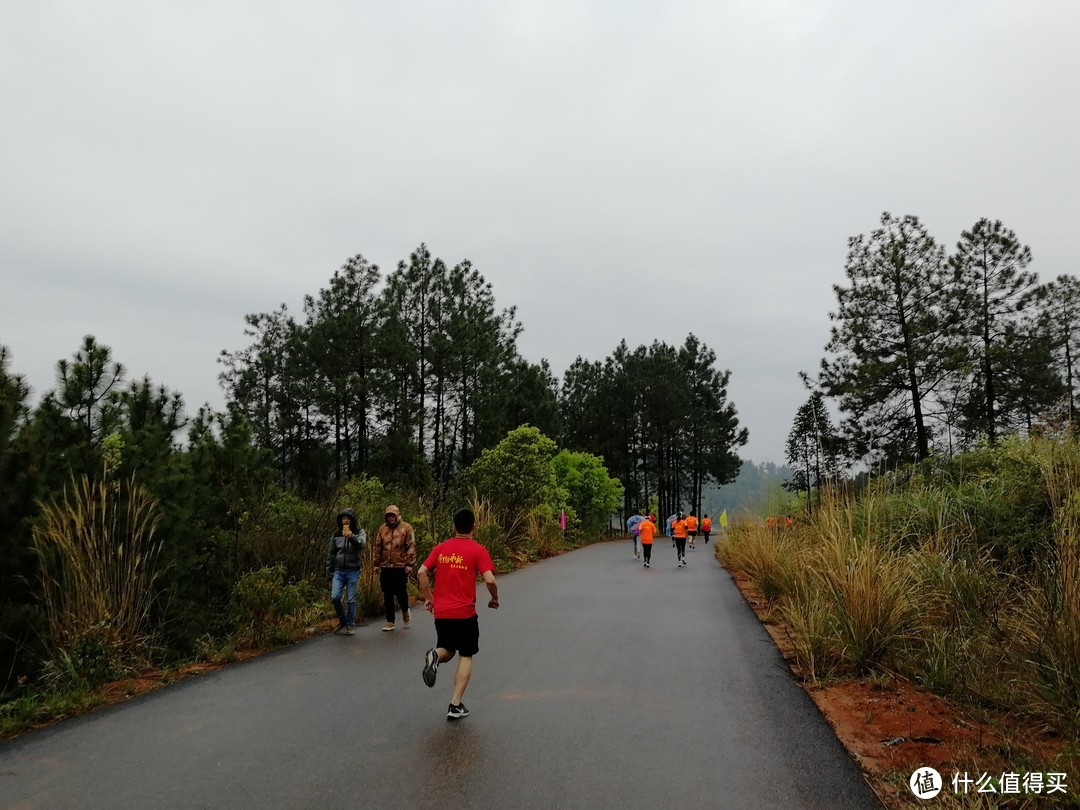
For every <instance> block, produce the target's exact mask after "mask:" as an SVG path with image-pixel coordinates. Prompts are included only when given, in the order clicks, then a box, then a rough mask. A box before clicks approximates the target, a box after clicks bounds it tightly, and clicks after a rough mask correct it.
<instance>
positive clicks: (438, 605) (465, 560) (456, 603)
mask: <svg viewBox="0 0 1080 810" xmlns="http://www.w3.org/2000/svg"><path fill="white" fill-rule="evenodd" d="M475 528H476V516H475V515H473V513H472V511H471V510H469V509H459V510H458V512H457V514H455V515H454V532H455V534H454V536H453V537H451V538H449V539H448V540H444V541H443V542H441V543H439V545H437V546H435V548H433V549H432V550H431V553H430V554H429V555H428V557H427V559H426V560H424V563H423V565H421V566H420V570H419V571H418V572H417V576H418V577H419V579H420V588H421V590H422V591H423V593H424V607H425V608H426V609H427V610H428V611H430V612H431V613H432V614H433V615H434V616H435V634H436V642H435V646H434V647H432V648H431V649H430V650H428V651H427V652H426V653H425V654H424V669H423V672H422V675H423V677H424V683H426V684H427V685H428V686H429V687H430V686H434V685H435V676H436V674H437V673H438V669H439V664H445V663H446V662H447V661H449V660H450V659H451V658H453V657H454V654H455V653H457V655H458V663H457V671H456V672H455V673H454V691H453V694H452V695H451V697H450V705H449V706H448V707H447V709H446V719H447V720H460V719H461V718H463V717H468V716H469V710H468V709H466V708H465V704H464V703H462V702H461V698H462V697H463V696H464V695H465V689H466V687H468V685H469V679H470V678H471V677H472V669H473V656H474V655H476V653H477V652H479V651H480V621H479V617H478V616H477V615H476V576H477V574H479V575H480V576H482V577H483V578H484V584H485V585H486V586H487V589H488V593H489V594H490V595H491V599H489V600H488V607H489V608H491V609H492V610H498V608H499V586H498V585H497V584H496V582H495V565H494V563H492V561H491V555H490V554H488V551H487V549H486V548H484V547H483V546H482V545H480V544H479V543H477V542H476V541H475V540H474V539H473V530H474V529H475ZM429 572H434V573H435V589H434V592H432V587H431V580H430V578H429V577H428V573H429Z"/></svg>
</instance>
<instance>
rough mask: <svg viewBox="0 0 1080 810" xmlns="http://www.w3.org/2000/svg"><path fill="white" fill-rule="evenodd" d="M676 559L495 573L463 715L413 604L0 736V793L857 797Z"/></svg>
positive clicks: (765, 659) (744, 628) (748, 638)
mask: <svg viewBox="0 0 1080 810" xmlns="http://www.w3.org/2000/svg"><path fill="white" fill-rule="evenodd" d="M687 557H688V560H689V566H688V567H687V568H685V569H677V568H676V567H675V552H674V549H672V548H671V546H670V543H669V542H668V541H666V540H665V539H663V538H660V539H659V542H658V543H657V544H656V551H655V555H654V560H653V567H652V568H651V569H649V570H644V569H642V568H641V565H640V563H637V562H636V561H635V560H634V559H633V556H632V554H631V552H630V544H629V541H621V542H613V543H604V544H600V545H596V546H590V547H588V548H584V549H581V550H578V551H575V552H573V553H570V554H565V555H563V556H561V557H557V558H554V559H551V560H547V561H545V562H543V563H540V564H538V565H534V566H531V567H529V568H527V569H524V570H522V571H517V572H515V573H513V574H509V575H507V576H504V577H501V578H500V591H501V593H500V595H501V598H502V604H503V606H502V607H501V608H500V609H499V610H498V611H491V610H488V609H487V608H486V607H481V608H480V653H479V655H478V656H477V657H476V659H475V664H476V666H475V671H474V673H473V681H472V684H471V685H470V687H469V690H468V692H467V693H466V696H465V703H466V704H467V705H468V706H469V709H470V711H471V712H472V714H471V716H470V717H469V718H467V719H465V720H460V721H454V722H450V721H447V720H446V719H445V712H446V705H447V703H448V701H449V693H450V687H451V672H452V665H450V666H447V667H444V668H443V669H442V670H441V671H440V673H439V682H438V683H436V685H435V688H434V689H428V688H427V687H425V686H424V684H423V681H422V680H421V678H420V670H421V667H422V663H423V652H424V650H425V649H426V648H427V647H429V646H431V643H432V642H433V640H434V629H433V626H432V622H431V617H430V615H429V614H427V613H425V612H424V611H422V610H416V611H414V619H413V626H412V627H411V628H410V629H408V630H401V629H399V630H397V631H395V632H394V633H382V632H379V627H380V626H381V622H372V624H371V625H370V626H369V627H365V628H361V629H360V630H359V631H358V633H357V635H356V636H354V637H351V638H349V637H345V636H324V637H320V638H317V639H313V640H311V641H308V642H305V643H303V644H299V645H296V646H294V647H290V648H288V649H285V650H281V651H278V652H276V653H273V654H271V655H268V656H264V657H262V658H260V659H256V660H253V661H250V662H247V663H243V664H237V665H234V666H232V667H228V668H226V669H224V670H221V671H218V672H215V673H211V674H208V675H204V676H201V677H199V678H195V679H192V680H190V681H186V682H184V683H181V684H178V685H176V686H173V687H170V688H168V689H165V690H161V691H159V692H156V693H153V694H149V695H145V696H143V697H141V698H137V699H134V700H132V701H130V702H128V703H126V704H123V705H121V706H117V707H114V708H112V709H108V710H105V711H102V712H99V713H96V714H93V715H90V716H87V717H85V718H82V719H79V720H74V721H70V722H67V723H64V724H61V725H59V726H56V727H53V728H51V729H45V730H42V731H39V732H34V733H31V734H27V735H25V736H23V737H20V738H17V739H15V740H11V741H8V742H5V743H0V806H2V807H14V808H68V807H92V808H154V807H169V808H173V807H184V808H191V807H215V808H216V807H249V806H256V805H257V806H260V807H263V808H292V807H319V808H325V807H332V806H336V807H353V806H357V807H358V806H372V807H374V806H378V807H385V808H412V807H417V808H428V807H431V808H434V807H450V808H453V807H461V808H598V807H599V808H606V807H619V808H636V807H649V808H656V807H664V808H669V807H709V808H755V810H757V809H758V808H773V807H776V808H780V807H783V808H793V809H794V808H829V810H838V808H876V807H878V806H879V805H878V803H877V801H876V799H875V798H874V796H873V794H872V792H871V791H870V790H869V789H868V788H867V787H866V785H865V784H864V783H863V781H862V779H861V778H860V776H859V774H858V772H857V769H856V768H855V766H854V764H853V763H852V761H851V759H850V757H849V756H848V754H847V753H846V752H845V751H844V750H843V748H842V747H841V746H840V744H839V743H838V742H837V740H836V737H835V735H834V734H833V733H832V731H831V730H830V729H829V727H828V725H827V724H826V723H825V721H824V720H823V719H822V717H821V715H820V714H819V713H818V711H817V709H816V708H815V707H814V705H813V703H812V702H811V700H810V699H809V698H808V697H807V695H806V694H805V693H804V692H803V691H802V690H801V689H800V688H799V687H798V686H797V685H796V684H795V683H794V681H793V679H792V677H791V675H790V673H789V672H788V670H787V668H786V667H785V666H784V663H783V661H782V659H781V658H780V656H779V654H778V653H777V651H776V649H775V647H774V646H773V645H772V643H771V641H770V639H769V637H768V635H767V634H766V633H765V631H764V630H763V629H762V627H761V626H760V624H759V623H758V621H757V619H756V618H755V617H754V615H753V613H752V612H751V611H750V610H749V608H748V607H747V606H746V604H745V603H744V602H743V600H742V597H741V596H740V594H739V592H738V590H737V588H736V587H735V586H734V584H733V583H732V581H731V580H730V578H729V577H728V575H727V573H726V572H725V571H724V570H723V569H722V568H721V567H720V566H719V565H718V564H717V563H716V561H715V559H714V558H713V556H712V547H711V546H709V547H708V548H707V549H700V550H698V551H693V552H687ZM481 593H485V592H484V591H483V589H482V588H481ZM483 604H485V605H486V599H485V600H484V602H483Z"/></svg>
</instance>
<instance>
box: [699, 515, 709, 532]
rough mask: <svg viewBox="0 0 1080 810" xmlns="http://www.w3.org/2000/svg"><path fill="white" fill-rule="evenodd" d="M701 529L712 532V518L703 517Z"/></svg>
mask: <svg viewBox="0 0 1080 810" xmlns="http://www.w3.org/2000/svg"><path fill="white" fill-rule="evenodd" d="M701 530H702V531H703V532H710V531H712V518H704V519H703V520H702V521H701Z"/></svg>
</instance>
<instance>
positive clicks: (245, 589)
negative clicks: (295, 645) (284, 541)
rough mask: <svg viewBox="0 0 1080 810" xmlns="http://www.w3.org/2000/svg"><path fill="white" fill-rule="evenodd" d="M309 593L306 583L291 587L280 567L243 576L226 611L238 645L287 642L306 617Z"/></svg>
mask: <svg viewBox="0 0 1080 810" xmlns="http://www.w3.org/2000/svg"><path fill="white" fill-rule="evenodd" d="M311 596H312V594H311V593H310V591H309V586H308V584H307V582H306V581H303V580H302V581H300V582H299V583H296V584H293V583H290V582H289V580H288V574H287V572H286V570H285V566H283V565H275V566H273V567H264V568H260V569H258V570H257V571H252V572H251V573H249V574H245V575H244V576H242V577H241V578H240V580H239V581H238V582H237V583H236V587H234V588H233V592H232V599H231V601H230V605H229V612H230V615H231V616H232V619H233V622H234V624H235V629H236V634H237V638H238V639H239V640H240V641H241V643H247V644H250V645H251V646H253V647H261V646H263V645H264V644H265V643H267V642H270V643H273V644H280V643H283V642H286V641H289V640H290V639H291V637H292V633H293V632H294V631H295V629H296V628H297V627H298V626H300V624H301V623H302V622H303V621H304V620H305V619H307V618H310V617H311V614H310V611H308V612H305V611H304V608H307V607H309V606H310V604H311V601H310V600H311Z"/></svg>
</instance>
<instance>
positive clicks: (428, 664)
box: [422, 647, 439, 686]
mask: <svg viewBox="0 0 1080 810" xmlns="http://www.w3.org/2000/svg"><path fill="white" fill-rule="evenodd" d="M438 671H439V651H438V650H436V649H435V648H434V647H432V648H431V649H430V650H428V651H427V652H426V653H424V671H423V673H422V674H423V676H424V683H426V684H427V685H428V686H434V685H435V675H436V674H437V673H438Z"/></svg>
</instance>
